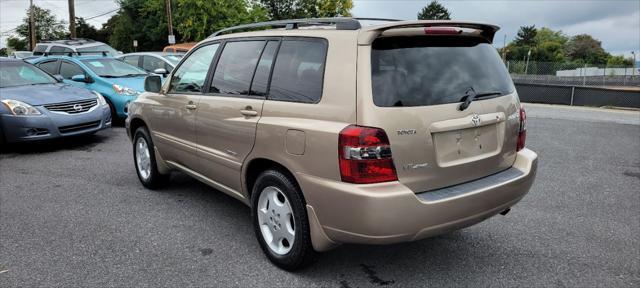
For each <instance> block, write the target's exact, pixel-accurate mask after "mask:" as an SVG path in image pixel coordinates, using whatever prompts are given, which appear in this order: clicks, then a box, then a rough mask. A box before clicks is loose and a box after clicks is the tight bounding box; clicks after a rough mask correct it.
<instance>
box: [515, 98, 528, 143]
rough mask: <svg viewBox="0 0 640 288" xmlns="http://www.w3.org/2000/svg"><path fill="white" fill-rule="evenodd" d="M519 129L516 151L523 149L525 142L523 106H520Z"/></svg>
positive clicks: (525, 127)
mask: <svg viewBox="0 0 640 288" xmlns="http://www.w3.org/2000/svg"><path fill="white" fill-rule="evenodd" d="M519 119H520V127H519V130H518V145H517V146H516V151H520V150H522V149H524V144H525V141H526V140H527V113H526V112H525V111H524V106H523V105H522V104H521V105H520V118H519Z"/></svg>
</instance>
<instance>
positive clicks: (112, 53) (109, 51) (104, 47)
mask: <svg viewBox="0 0 640 288" xmlns="http://www.w3.org/2000/svg"><path fill="white" fill-rule="evenodd" d="M76 50H77V51H78V52H107V55H109V56H117V55H118V51H116V49H113V48H112V47H111V46H109V45H107V44H102V45H98V46H91V47H83V48H77V49H76ZM96 54H98V53H96Z"/></svg>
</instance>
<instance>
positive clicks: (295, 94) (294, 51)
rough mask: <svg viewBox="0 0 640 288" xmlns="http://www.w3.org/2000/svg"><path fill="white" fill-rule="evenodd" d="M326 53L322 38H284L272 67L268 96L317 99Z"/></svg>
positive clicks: (293, 100) (274, 98) (324, 42)
mask: <svg viewBox="0 0 640 288" xmlns="http://www.w3.org/2000/svg"><path fill="white" fill-rule="evenodd" d="M326 57H327V43H326V41H324V40H322V39H311V38H310V39H304V40H302V39H284V40H283V41H282V44H281V46H280V50H279V51H278V56H277V58H276V63H275V66H274V67H273V75H272V76H271V86H270V88H269V96H268V97H269V100H279V101H291V102H302V103H317V102H318V101H320V98H321V97H322V85H323V79H324V66H325V59H326Z"/></svg>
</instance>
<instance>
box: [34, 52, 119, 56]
mask: <svg viewBox="0 0 640 288" xmlns="http://www.w3.org/2000/svg"><path fill="white" fill-rule="evenodd" d="M42 53H43V54H42V56H44V57H47V56H54V55H66V56H69V57H73V55H76V56H83V55H87V54H88V55H95V54H102V57H107V56H108V55H107V51H81V52H78V51H72V52H69V51H67V52H42Z"/></svg>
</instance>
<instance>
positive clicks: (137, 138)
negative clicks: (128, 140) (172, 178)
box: [133, 126, 169, 190]
mask: <svg viewBox="0 0 640 288" xmlns="http://www.w3.org/2000/svg"><path fill="white" fill-rule="evenodd" d="M133 135H134V136H133V162H134V164H135V167H136V173H137V174H138V179H140V182H141V183H142V185H144V187H147V188H149V189H152V190H155V189H158V188H162V187H164V186H166V185H167V184H168V182H169V175H164V174H160V172H159V171H158V165H157V162H156V155H155V153H154V151H155V149H154V146H153V140H151V136H150V134H149V130H147V127H144V126H143V127H140V128H138V129H137V130H136V132H135V133H134V134H133Z"/></svg>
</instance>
